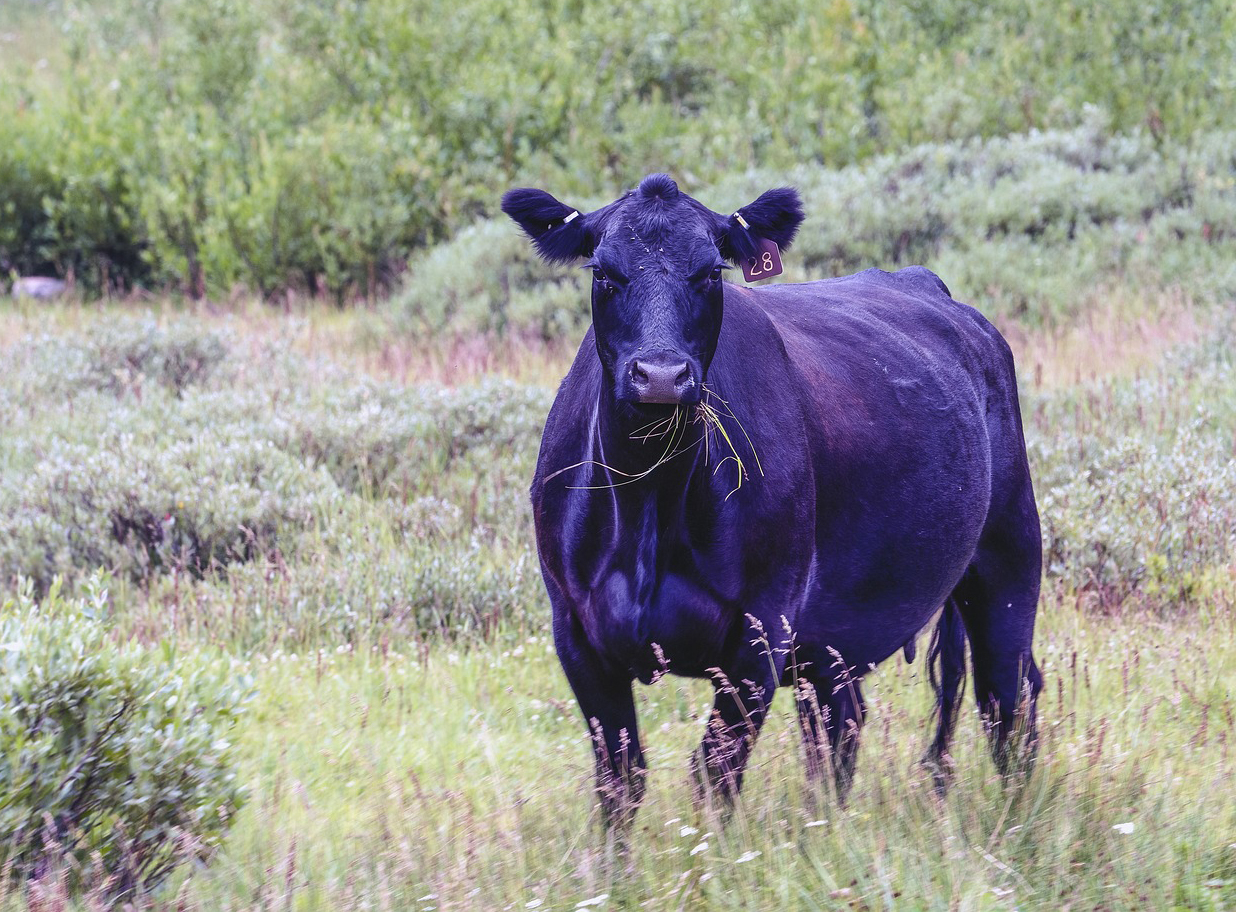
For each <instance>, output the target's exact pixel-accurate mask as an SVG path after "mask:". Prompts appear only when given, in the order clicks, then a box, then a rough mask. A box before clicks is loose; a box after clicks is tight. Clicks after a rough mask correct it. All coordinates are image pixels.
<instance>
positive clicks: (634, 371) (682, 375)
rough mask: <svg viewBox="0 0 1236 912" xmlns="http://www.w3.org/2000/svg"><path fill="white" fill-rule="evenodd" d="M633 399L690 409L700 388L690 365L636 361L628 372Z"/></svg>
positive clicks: (665, 360)
mask: <svg viewBox="0 0 1236 912" xmlns="http://www.w3.org/2000/svg"><path fill="white" fill-rule="evenodd" d="M628 377H629V379H630V385H631V387H630V388H631V392H632V393H633V396H632V398H634V399H635V400H636V401H638V402H643V403H649V404H653V403H659V404H663V405H693V404H694V403H696V402H699V400H700V384H699V381H698V380H697V378H696V373H695V370H694V369H693V368H692V366H691V363H690V362H689V361H684V360H681V359H679V358H673V357H665V358H656V357H651V358H635V359H633V360H632V361H631V366H630V369H629V371H628Z"/></svg>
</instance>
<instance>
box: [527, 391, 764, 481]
mask: <svg viewBox="0 0 1236 912" xmlns="http://www.w3.org/2000/svg"><path fill="white" fill-rule="evenodd" d="M703 390H704V395H705V399H704V401H701V402H700V403H699V404H698V405H696V406H695V408H694V409H688V408H686V407H684V406H681V405H679V406H675V407H674V410H673V411H672V412H671V413H670V414H668V415H666V416H665V417H664V418H658V419H657V420H656V421H651V422H649V423H648V424H645V425H644V426H642V427H640V428H637V429H636V430H635V431H633V432H632V433H631V439H632V440H638V441H639V442H641V443H647V442H648V441H650V440H666V444H665V449H664V450H662V451H661V455H660V456H658V457H657V459H656V461H655V462H653V464H652V465H650V466H649V467H648V468H646V469H644V471H642V472H636V473H634V474H632V473H630V472H624V471H622V470H621V469H616V468H614V467H613V466H611V465H606V464H605V463H603V462H600V461H598V460H595V459H585V460H583V461H582V462H577V463H574V464H573V465H569V466H565V467H563V468H561V469H558V470H557V471H556V472H554V473H552V474H551V475H548V476H547V477H546V478H545V481H546V482H549V481H551V480H552V479H554V478H557V477H558V476H559V475H561V474H563V473H564V472H569V471H571V470H572V469H578V468H581V467H583V466H586V465H594V466H599V467H600V468H602V469H605V471H607V472H610V473H612V474H614V475H620V476H622V479H623V480H622V481H616V482H613V483H612V484H605V485H570V486H569V487H571V488H572V489H574V490H577V491H596V490H604V489H609V488H618V487H622V486H623V485H628V484H632V483H634V482H636V481H639V480H640V479H642V478H647V477H648V476H649V475H651V474H652V473H653V472H655V471H656V470H657V469H659V468H660V467H661V466H663V465H665V464H666V463H667V462H669V461H670V460H671V459H673V458H674V457H676V456H680V455H682V454H683V453H686V452H690V451H691V450H693V449H696V448H698V447H699V446H700V445H701V444H702V445H703V447H704V464H705V465H711V464H712V459H713V452H714V450H715V451H716V452H717V453H718V454H723V455H721V459H720V461H718V462H717V464H716V466H715V467H714V468H713V474H714V475H716V474H717V472H719V471H720V470H721V467H722V466H723V465H725V464H726V463H727V462H731V461H732V462H733V463H734V464H735V465H736V466H737V467H738V483H737V484H736V485H735V486H734V487H733V489H731V490H730V492H729V493H728V494H726V495H725V499H726V500H729V498H730V496H731V495H732V494H733V493H734V492H735V491H737V490H738V489H739V488H741V487H742V485H743V482H744V481H746V480H747V479H748V478H749V477H750V473H749V472H748V470H747V463H746V462H745V461H744V459H743V457H742V455H741V454H740V453H739V452H738V447H737V446H736V444H735V442H734V437H733V436H732V435H731V434H730V432H729V431H728V430H727V429H726V427H725V421H724V420H725V419H727V418H728V419H729V420H731V421H733V422H734V424H735V425H737V426H738V430H740V431H742V436H743V438H744V439H745V440H746V441H747V447H748V448H749V449H750V451H751V456H752V458H753V459H754V460H755V468H756V471H758V472H759V473H760V475H763V474H764V467H763V465H761V464H760V457H759V454H758V453H756V451H755V444H754V443H752V442H751V436H750V435H749V434H748V433H747V429H746V428H745V427H743V424H742V422H741V421H740V420H739V419H738V416H737V415H735V414H734V411H733V409H731V408H730V404H729V402H727V401H726V400H725V399H722V398H721V397H720V396H718V395H717V394H716V393H715V392H714V391H713V390H710V389H709V388H708V387H707V386H705V387H704V388H703ZM688 417H690V418H691V422H688V420H687V419H688ZM688 423H696V424H702V425H703V426H704V433H703V434H702V435H701V437H700V440H699V441H698V442H697V443H694V444H689V445H686V446H683V438H684V437H685V435H686V429H687V425H688Z"/></svg>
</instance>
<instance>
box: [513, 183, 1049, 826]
mask: <svg viewBox="0 0 1236 912" xmlns="http://www.w3.org/2000/svg"><path fill="white" fill-rule="evenodd" d="M502 208H503V211H505V212H506V213H507V215H509V216H510V217H511V218H512V219H514V220H515V221H516V222H517V223H518V224H519V225H520V226H522V227H523V229H524V231H525V232H527V234H528V235H529V236H530V237H531V239H532V241H533V242H534V243H535V245H536V248H537V250H538V251H539V252H540V254H541V256H542V257H544V258H545V259H547V260H550V261H553V262H567V261H572V260H576V259H577V258H581V257H585V258H588V262H587V267H588V268H589V269H591V270H592V276H593V279H592V328H591V329H590V330H589V332H588V334H587V335H586V337H585V338H584V341H583V344H582V345H581V346H580V349H579V353H578V354H577V355H576V357H575V362H574V364H573V365H572V366H571V370H570V373H568V374H567V376H566V379H565V380H564V381H563V382H562V386H561V388H560V389H559V391H558V395H557V398H556V400H555V401H554V405H553V408H552V410H551V411H550V414H549V418H548V421H547V423H546V426H545V433H544V436H543V438H542V440H541V452H540V458H539V460H538V462H537V469H536V477H535V479H534V480H533V483H532V492H531V493H532V506H533V512H534V516H535V522H536V535H537V546H538V550H539V553H540V560H541V571H542V574H543V575H544V578H545V585H546V588H547V589H548V590H549V598H550V602H551V603H552V605H553V626H554V641H555V644H556V646H557V650H558V655H559V657H560V659H561V661H562V667H563V669H564V670H565V672H566V677H567V680H568V681H569V682H570V684H571V687H572V689H573V690H574V692H575V695H576V698H577V699H578V700H579V705H580V708H581V710H582V711H583V714H584V717H585V719H586V720H587V722H588V724H589V726H590V727H591V729H592V731H593V734H594V743H595V748H596V761H597V772H598V780H599V782H598V789H599V791H600V795H601V804H602V809H603V812H604V814H605V817H606V819H607V820H609V821H610V822H624V821H627V820H629V819H630V815H631V814H632V813H633V812H634V810H635V808H636V806H637V805H638V803H639V800H640V798H641V796H642V794H643V789H644V783H643V771H644V758H643V754H642V752H641V749H640V742H639V736H638V734H637V732H636V720H635V705H634V702H633V699H632V690H631V685H632V681H633V679H636V678H638V679H640V680H641V681H644V682H648V681H650V680H652V679H653V678H654V677H656V676H657V675H658V674H660V673H661V672H664V671H670V672H673V673H676V674H682V675H690V676H697V677H698V676H708V677H710V678H712V680H713V681H714V684H715V686H716V691H717V692H716V704H715V708H714V710H713V717H712V720H711V724H710V725H709V728H708V731H707V734H706V735H705V737H704V741H703V744H702V746H701V748H700V752H699V753H698V754H697V756H696V759H695V770H696V775H697V777H698V780H697V781H699V782H700V784H701V785H702V786H703V787H705V788H709V787H710V788H712V789H715V790H716V791H717V792H719V793H720V794H721V795H722V796H723V797H725V798H731V797H732V796H733V795H734V794H735V793H736V792H737V790H738V788H739V787H740V785H741V780H742V773H743V767H744V766H745V764H746V761H747V757H748V753H749V750H750V748H751V745H752V743H753V742H754V740H755V738H756V736H757V734H758V732H759V730H760V725H761V723H762V722H763V719H764V715H765V712H766V710H767V707H768V703H769V701H770V700H771V698H772V695H773V691H774V689H775V688H776V687H777V686H778V685H779V684H788V685H795V686H796V694H797V697H798V705H799V711H800V720H801V723H802V731H803V736H804V739H805V742H806V746H807V755H808V770H809V773H810V774H812V776H813V777H818V776H819V775H820V774H821V773H823V772H824V771H825V770H826V769H828V768H829V766H831V767H832V769H833V770H834V774H835V776H836V778H837V787H838V792H839V794H841V795H842V796H844V793H845V789H846V787H847V785H848V784H849V781H850V778H851V776H852V773H853V769H854V760H855V755H856V751H857V736H858V729H859V726H860V725H861V724H862V721H863V716H864V708H863V700H862V696H861V694H860V691H859V680H860V678H861V677H862V675H863V674H864V673H865V672H866V671H868V670H869V669H871V668H872V667H874V666H875V665H876V664H878V663H879V662H882V661H883V660H884V659H886V658H888V657H889V656H890V655H892V654H893V653H894V652H896V651H897V650H898V649H901V648H903V647H904V648H905V650H906V655H907V657H908V658H909V657H911V656H912V654H913V644H914V638H915V636H916V635H917V634H918V633H919V631H920V630H922V629H923V627H924V626H925V625H926V624H927V623H928V622H929V621H930V619H931V618H932V616H933V615H934V614H935V613H936V612H937V611H938V610H940V608H941V606H944V610H943V612H942V614H941V619H940V621H939V624H938V626H937V629H936V634H935V638H934V641H933V646H932V650H931V652H932V656H931V660H930V665H931V668H932V671H933V675H932V677H933V683H934V684H935V686H936V691H937V699H938V703H939V711H940V720H939V730H938V732H937V734H936V736H935V740H934V742H933V743H932V744H931V746H930V748H929V750H928V752H927V758H926V759H927V760H928V761H929V762H930V763H931V764H933V766H934V768H935V770H936V771H937V786H938V787H939V788H941V789H942V788H943V787H944V778H943V767H944V766H945V765H946V763H945V752H946V750H947V748H948V744H949V739H950V736H951V734H952V729H953V727H954V721H955V718H956V714H957V710H958V706H959V698H960V691H961V688H962V686H963V684H964V676H965V669H964V665H963V660H964V652H965V638H966V636H967V635H968V637H969V640H970V644H971V652H972V666H973V670H974V682H975V689H976V693H977V698H978V703H979V707H980V709H981V711H982V712H983V714H984V716H985V717H986V721H987V725H988V730H989V732H990V738H991V746H992V750H993V754H994V756H995V759H996V762H997V764H998V765H999V766H1000V768H1001V770H1003V771H1007V770H1008V768H1009V766H1010V764H1011V762H1012V760H1013V759H1014V755H1016V757H1017V758H1026V757H1028V756H1031V755H1032V754H1031V750H1032V746H1033V744H1034V717H1035V701H1036V697H1037V695H1038V693H1039V691H1040V689H1041V687H1042V677H1041V676H1040V674H1039V670H1038V668H1037V667H1036V665H1035V663H1034V658H1033V656H1032V654H1031V649H1030V646H1031V639H1032V637H1033V633H1034V616H1035V609H1036V606H1037V603H1038V594H1039V571H1040V564H1041V560H1042V557H1041V544H1040V539H1039V520H1038V511H1037V508H1036V506H1035V502H1034V492H1033V490H1032V488H1031V483H1030V472H1029V468H1028V466H1027V462H1026V448H1025V442H1024V439H1023V437H1022V427H1021V414H1020V410H1019V407H1018V401H1017V384H1016V380H1015V378H1014V373H1013V358H1012V355H1011V354H1010V352H1009V347H1008V345H1007V344H1006V343H1005V341H1004V340H1003V339H1002V338H1001V336H1000V334H999V333H998V332H997V331H996V330H995V329H994V328H993V327H992V326H991V324H990V323H988V322H987V320H985V319H984V318H983V317H982V316H981V315H980V314H979V313H978V311H976V310H974V309H972V308H970V307H968V306H966V305H964V304H959V303H958V302H956V301H954V300H952V298H951V296H950V292H949V290H948V288H947V287H945V285H944V283H943V282H941V281H940V279H939V278H937V277H936V276H935V275H934V274H933V273H931V272H929V271H928V270H926V269H924V268H922V267H911V268H909V269H902V270H900V271H899V272H896V273H887V272H883V271H881V270H878V269H870V270H867V271H866V272H863V273H859V274H858V275H854V276H848V277H845V278H840V279H832V280H829V281H822V282H809V283H806V284H783V285H771V286H765V287H760V288H748V287H745V286H739V285H735V284H730V283H726V282H723V281H722V274H723V271H724V270H725V269H726V265H725V264H726V261H728V262H730V263H737V262H740V261H743V260H745V259H746V258H754V257H756V256H757V255H758V254H759V252H760V248H759V247H758V246H757V245H759V244H761V243H762V240H761V239H766V240H771V241H773V242H775V243H776V244H777V245H779V246H780V247H781V248H782V249H784V248H785V247H787V246H789V244H790V242H791V241H792V240H793V237H794V234H795V233H796V231H797V229H798V225H799V223H800V222H801V221H802V217H803V215H802V206H801V203H800V201H799V198H798V194H797V193H796V192H795V191H794V190H792V189H778V190H770V191H768V192H767V193H765V194H763V195H762V196H761V197H760V198H759V199H757V200H756V201H755V202H753V203H751V204H750V205H748V206H745V207H743V208H742V209H740V210H739V211H738V212H736V213H734V214H733V215H731V216H723V215H720V214H718V213H716V212H713V211H711V210H709V209H707V208H706V207H704V206H703V205H701V204H700V203H699V202H697V201H696V200H694V199H692V198H691V197H689V196H687V195H686V194H684V193H682V192H680V191H679V189H678V187H677V185H676V184H675V183H674V182H673V181H672V180H671V179H670V178H668V177H666V176H665V175H660V174H654V175H651V176H649V177H647V178H645V179H644V181H643V182H642V183H641V184H640V186H639V188H638V189H637V190H634V191H631V192H628V193H627V194H625V195H624V196H623V197H621V198H620V199H619V200H617V201H616V202H614V203H611V204H610V205H608V206H605V207H604V208H602V209H598V210H597V211H595V212H590V213H587V214H582V213H578V212H577V211H576V210H574V209H572V208H571V207H570V206H565V205H563V204H562V203H560V202H558V201H557V200H556V199H554V198H553V197H552V196H550V195H549V194H547V193H545V192H544V191H542V190H532V189H522V190H511V191H510V192H508V193H507V194H506V195H505V197H504V198H503V201H502ZM1015 727H1016V730H1017V732H1018V733H1020V734H1022V735H1023V736H1024V738H1025V740H1024V742H1023V741H1022V740H1021V739H1020V738H1017V739H1014V738H1012V737H1011V736H1012V735H1013V734H1014V730H1015ZM1014 745H1023V746H1025V747H1026V749H1024V750H1017V751H1014V750H1013V747H1014Z"/></svg>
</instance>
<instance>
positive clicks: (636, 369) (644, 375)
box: [631, 361, 648, 386]
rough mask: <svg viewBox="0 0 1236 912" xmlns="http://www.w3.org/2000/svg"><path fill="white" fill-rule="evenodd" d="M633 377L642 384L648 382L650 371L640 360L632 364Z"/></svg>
mask: <svg viewBox="0 0 1236 912" xmlns="http://www.w3.org/2000/svg"><path fill="white" fill-rule="evenodd" d="M631 379H632V380H634V381H635V382H636V383H638V384H640V385H641V386H643V385H646V384H647V383H648V372H647V371H646V370H644V367H643V365H641V364H640V363H639V362H638V361H636V362H635V363H633V364H632V365H631Z"/></svg>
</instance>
